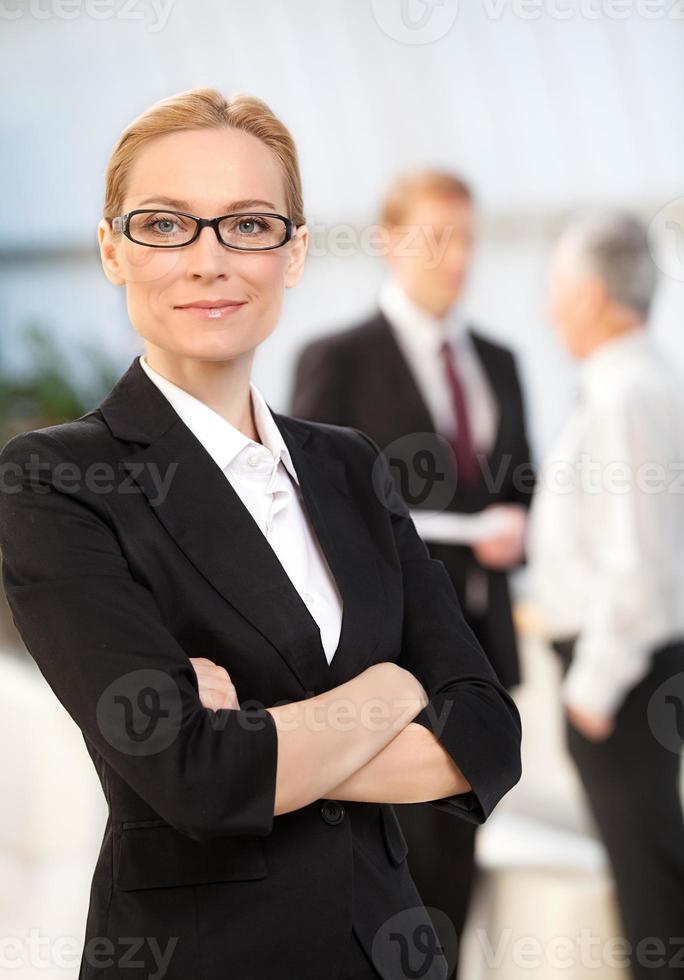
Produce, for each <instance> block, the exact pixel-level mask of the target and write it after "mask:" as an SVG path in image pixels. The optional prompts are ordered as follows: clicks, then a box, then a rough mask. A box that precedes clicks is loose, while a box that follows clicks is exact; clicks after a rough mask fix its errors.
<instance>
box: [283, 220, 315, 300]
mask: <svg viewBox="0 0 684 980" xmlns="http://www.w3.org/2000/svg"><path fill="white" fill-rule="evenodd" d="M290 245H291V248H290V254H289V256H288V259H287V266H286V269H285V287H286V288H288V289H289V288H291V287H292V286H296V285H297V283H298V282H299V280H300V279H301V277H302V273H303V272H304V259H305V258H306V250H307V248H308V247H309V229H308V228H307V227H306V225H300V226H299V228H297V230H296V231H295V233H294V235H293V237H292V239H291V242H290Z"/></svg>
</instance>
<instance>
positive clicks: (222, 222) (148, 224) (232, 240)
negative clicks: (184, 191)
mask: <svg viewBox="0 0 684 980" xmlns="http://www.w3.org/2000/svg"><path fill="white" fill-rule="evenodd" d="M111 225H112V228H114V230H115V231H121V232H123V234H124V235H125V236H126V238H128V239H130V240H131V241H132V242H135V243H136V245H147V246H148V247H149V248H180V247H182V246H183V245H191V244H192V242H194V241H195V239H196V238H197V236H198V235H199V233H200V232H201V230H202V229H203V228H207V227H208V228H213V229H214V232H215V233H216V237H217V238H218V240H219V242H220V243H221V244H222V245H225V246H226V248H236V249H239V251H241V252H263V251H266V250H267V249H269V248H280V246H281V245H284V244H285V243H286V242H289V241H290V239H291V238H292V236H293V234H294V231H295V228H296V226H295V223H294V221H292V219H291V218H287V217H286V216H285V215H284V214H273V213H271V212H270V211H237V212H235V213H234V214H222V215H219V217H218V218H198V217H197V215H194V214H186V213H185V212H183V211H160V210H159V208H137V209H136V210H135V211H129V212H128V214H120V215H117V216H116V217H115V218H112V219H111Z"/></svg>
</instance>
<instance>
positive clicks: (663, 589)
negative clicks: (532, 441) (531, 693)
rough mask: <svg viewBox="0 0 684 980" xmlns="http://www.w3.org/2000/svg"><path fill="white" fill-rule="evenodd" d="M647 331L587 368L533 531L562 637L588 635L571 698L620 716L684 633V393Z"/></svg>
mask: <svg viewBox="0 0 684 980" xmlns="http://www.w3.org/2000/svg"><path fill="white" fill-rule="evenodd" d="M682 390H683V384H682V381H681V380H680V379H679V378H678V377H676V376H675V375H674V373H673V372H671V371H670V369H669V365H668V364H667V363H666V362H665V360H664V359H663V358H661V357H660V356H659V355H658V353H657V350H656V348H655V347H654V346H653V345H652V343H651V340H650V337H649V335H648V332H647V330H646V329H638V330H636V331H634V332H631V333H629V334H624V335H622V336H620V337H618V338H615V339H613V340H610V341H607V342H605V343H604V344H602V345H601V346H600V347H599V348H597V349H596V350H595V351H594V352H593V353H592V354H591V355H590V356H589V357H588V358H586V359H585V360H584V361H583V362H582V364H581V367H580V384H579V396H580V397H579V403H578V404H577V406H576V408H575V410H574V412H573V414H572V415H571V417H570V418H569V419H568V422H567V424H566V425H565V427H564V429H563V431H562V433H561V435H560V437H559V439H558V441H557V444H556V446H555V447H554V449H553V450H552V451H551V452H550V453H549V454H548V456H547V458H546V459H545V461H544V463H543V466H542V471H541V474H540V480H539V485H538V489H537V493H536V496H535V498H534V500H533V504H532V510H531V515H530V524H529V535H528V556H529V562H530V571H531V576H532V582H533V584H534V586H535V593H536V595H537V597H538V599H539V602H540V605H541V609H542V613H543V616H544V620H545V623H546V629H547V632H548V633H549V635H550V636H551V637H552V638H554V639H561V638H567V637H570V636H572V635H576V636H578V641H577V644H576V646H575V651H574V656H573V661H572V663H571V665H570V668H569V670H568V673H567V674H566V677H565V680H564V684H563V689H562V700H563V702H564V703H565V704H568V705H574V706H575V707H577V708H584V709H585V710H587V711H593V712H595V713H596V714H601V715H607V716H612V715H613V714H614V713H615V712H616V711H617V709H618V708H619V706H620V704H621V702H622V701H623V699H624V697H626V695H627V693H628V691H629V690H630V689H631V688H632V687H633V686H634V685H635V684H637V683H638V682H639V680H641V678H642V677H643V676H644V675H645V674H646V673H647V672H648V670H649V666H650V658H651V654H652V653H653V651H654V648H657V647H658V646H659V645H662V644H664V643H666V642H668V641H670V640H672V639H676V638H681V637H684V562H683V561H682V555H683V554H684V497H683V496H682V494H684V395H683V394H682Z"/></svg>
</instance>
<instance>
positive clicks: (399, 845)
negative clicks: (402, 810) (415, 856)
mask: <svg viewBox="0 0 684 980" xmlns="http://www.w3.org/2000/svg"><path fill="white" fill-rule="evenodd" d="M380 813H381V814H382V828H383V831H384V835H385V844H386V845H387V851H388V853H389V856H390V858H391V860H392V861H393V862H394V864H401V863H402V861H405V860H406V855H407V854H408V844H407V843H406V838H405V837H404V831H403V830H402V829H401V824H400V823H399V817H398V816H397V814H396V812H395V809H394V807H393V806H392V804H391V803H383V804H382V806H381V807H380Z"/></svg>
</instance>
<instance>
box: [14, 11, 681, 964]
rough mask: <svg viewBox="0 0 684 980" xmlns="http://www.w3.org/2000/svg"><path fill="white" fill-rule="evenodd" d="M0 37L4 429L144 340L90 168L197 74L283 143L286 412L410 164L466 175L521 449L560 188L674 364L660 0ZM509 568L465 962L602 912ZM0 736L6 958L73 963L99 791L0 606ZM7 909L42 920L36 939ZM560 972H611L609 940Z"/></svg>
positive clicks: (605, 912) (609, 908) (549, 349)
mask: <svg viewBox="0 0 684 980" xmlns="http://www.w3.org/2000/svg"><path fill="white" fill-rule="evenodd" d="M428 15H429V16H428ZM423 21H424V26H421V23H422V22H423ZM0 55H1V56H0V80H1V82H2V91H3V93H4V97H3V98H2V100H1V101H0V123H1V127H2V134H3V150H4V152H3V153H2V155H1V156H0V184H1V186H2V191H3V192H2V194H1V195H0V216H1V217H0V324H1V331H0V427H1V429H2V441H3V442H4V441H5V440H6V439H7V438H8V437H9V435H11V434H12V433H13V432H17V431H21V430H22V429H29V428H35V427H38V426H40V425H47V424H52V423H53V422H57V421H62V420H65V419H68V418H75V417H77V416H78V415H80V414H82V413H83V412H85V411H87V410H89V409H90V408H92V407H94V406H95V405H96V404H97V403H98V402H99V401H100V399H101V398H102V397H103V396H104V394H106V392H107V391H108V390H109V389H110V388H111V386H112V385H113V383H114V382H115V380H116V379H117V378H118V377H119V376H120V375H121V374H122V373H123V371H124V370H125V369H126V368H127V367H128V365H129V364H130V362H131V360H132V359H133V357H134V356H136V355H137V354H139V353H141V352H142V350H143V346H142V341H141V339H140V337H139V336H138V334H137V333H136V332H135V330H134V329H133V327H132V326H131V324H130V322H129V320H128V317H127V312H126V306H125V296H124V292H123V290H121V289H116V288H115V287H113V286H112V285H110V284H109V282H108V281H107V280H106V278H105V276H104V274H103V272H102V269H101V265H100V259H99V252H98V248H97V235H96V227H97V223H98V221H99V219H100V217H101V207H102V198H103V177H104V171H105V167H106V163H107V160H108V157H109V153H110V151H111V149H112V146H113V144H114V142H115V140H116V138H117V137H118V135H119V133H120V132H121V131H122V129H123V128H124V127H125V126H126V125H127V124H128V123H129V122H130V121H131V120H132V119H133V118H134V117H135V116H136V115H138V113H140V112H141V111H142V110H143V109H145V108H146V107H147V106H149V105H150V104H151V103H153V102H155V101H156V100H158V99H160V98H163V97H165V96H168V95H171V94H173V93H176V92H178V91H181V90H184V89H188V88H192V87H195V86H204V85H209V86H215V87H217V88H219V89H220V90H222V91H223V92H225V93H231V92H235V91H247V92H250V93H253V94H255V95H258V96H259V97H261V98H262V99H264V100H265V101H266V102H267V103H268V104H269V105H270V106H271V108H272V109H273V110H274V111H275V112H276V114H277V115H279V116H280V118H281V119H282V120H283V121H284V122H285V123H286V125H287V126H288V127H289V128H290V130H291V132H292V134H293V136H294V138H295V140H296V142H297V145H298V149H299V153H300V163H301V167H302V176H303V185H304V206H305V213H306V214H307V217H308V225H309V228H310V231H311V234H312V242H311V245H312V247H311V250H310V254H309V257H308V260H307V267H306V270H305V273H304V276H303V279H302V281H301V282H300V284H299V285H298V287H297V288H296V289H294V290H288V291H287V294H286V301H285V309H284V313H283V316H282V319H281V322H280V323H279V325H278V327H277V329H276V331H275V332H274V333H273V335H272V336H271V337H270V338H269V339H268V341H267V342H266V343H265V344H264V345H263V346H262V347H261V349H260V350H259V351H258V353H257V357H256V360H255V367H254V380H255V381H256V383H257V384H258V385H259V387H260V389H261V391H263V392H264V393H265V394H266V397H267V399H268V402H269V404H270V406H271V407H272V408H273V409H275V410H277V411H287V409H288V405H289V404H290V401H289V400H290V398H291V395H292V389H293V371H294V365H295V363H296V359H297V357H298V354H299V352H300V351H301V349H302V348H303V347H304V345H305V344H306V343H308V342H309V341H311V340H312V339H314V338H318V337H322V336H324V335H326V334H328V333H333V332H335V331H337V330H340V329H342V328H344V327H345V326H347V325H349V324H352V323H355V322H357V321H359V320H360V319H362V318H363V317H364V316H367V315H370V314H371V313H372V311H373V309H374V307H375V302H376V297H377V292H378V288H379V286H380V284H381V282H382V281H383V279H384V277H385V275H386V268H385V266H384V264H383V261H382V259H381V258H378V257H377V256H376V255H373V254H372V252H371V250H370V249H368V248H365V247H364V229H367V228H368V226H369V225H371V224H373V223H374V222H375V221H377V216H378V208H379V204H380V201H381V199H382V196H383V194H384V192H385V189H386V187H387V185H388V183H389V182H390V180H391V179H392V177H393V176H394V175H395V174H397V173H398V172H400V171H403V170H406V169H407V168H412V167H435V168H441V169H447V170H452V171H455V172H457V173H458V174H460V175H461V176H462V177H464V178H465V179H466V180H467V181H468V182H469V183H470V184H471V186H472V187H473V189H474V191H475V195H476V205H477V220H478V228H477V245H476V249H475V254H474V259H473V265H472V268H471V272H470V275H469V279H468V285H467V289H466V293H465V294H464V295H463V297H462V300H461V307H462V309H463V310H464V312H465V314H466V315H467V316H468V317H472V319H473V320H474V321H475V322H476V323H477V324H478V325H479V327H480V329H481V331H482V332H483V333H485V334H486V335H488V336H489V337H491V338H492V339H493V340H496V341H498V342H502V343H505V344H506V345H507V346H508V347H510V348H511V349H512V350H513V351H514V352H515V354H516V357H517V363H518V367H519V370H520V374H521V379H522V382H523V386H524V393H525V400H526V411H527V419H528V425H529V433H530V439H531V443H532V450H533V455H534V457H535V458H537V459H539V458H541V457H542V456H543V454H544V453H545V451H546V450H547V448H548V446H549V445H550V444H551V442H552V440H553V439H554V437H555V436H556V434H557V432H558V430H559V427H560V425H561V423H562V421H563V419H564V418H565V416H566V414H567V411H568V409H569V406H570V405H571V402H572V398H573V392H574V387H575V382H576V376H575V370H576V369H575V367H574V365H573V363H572V362H571V361H570V359H569V358H568V357H567V356H566V355H565V354H564V353H563V351H562V350H561V348H560V347H559V345H558V343H557V342H556V338H555V337H554V335H553V330H552V327H551V325H550V324H549V322H548V319H547V316H546V313H545V303H546V298H547V295H546V293H547V286H546V274H547V266H548V260H549V250H550V246H551V243H552V242H553V239H554V237H555V235H556V234H557V232H558V229H559V228H560V227H561V226H562V224H563V222H564V221H565V219H566V218H567V217H568V216H569V215H571V214H572V213H573V212H574V211H575V210H576V209H578V208H581V207H585V206H593V205H615V206H619V207H625V208H628V209H629V210H630V211H632V212H633V213H635V214H637V215H639V216H641V217H642V219H643V220H644V221H645V222H646V223H647V224H648V225H649V227H650V228H651V229H652V231H653V242H654V249H655V250H656V251H657V254H658V262H659V264H660V266H661V268H662V271H663V273H664V275H663V277H662V282H661V286H660V289H659V291H658V294H657V298H656V303H655V306H654V309H653V314H652V318H651V322H652V329H653V331H654V333H655V334H656V336H657V338H658V341H659V342H660V344H661V345H662V346H663V347H664V349H665V350H666V351H667V352H668V355H669V356H670V357H671V359H672V361H673V362H674V363H676V364H677V365H678V366H681V368H682V369H683V370H684V345H683V344H682V342H681V329H682V321H683V317H684V249H682V251H681V252H679V253H678V252H677V250H676V249H674V251H673V249H672V241H669V240H668V236H670V238H672V235H673V234H675V232H676V231H677V229H680V228H681V225H678V224H677V222H678V221H681V215H682V195H683V194H684V185H683V182H682V174H683V173H684V128H683V127H682V121H681V119H682V116H681V93H682V91H684V9H683V8H682V7H681V4H677V3H675V2H668V0H663V2H662V3H660V2H648V3H646V2H642V3H640V2H638V0H633V2H625V0H620V2H612V3H611V2H609V0H592V2H589V0H582V2H580V0H565V2H561V0H557V2H542V0H540V2H538V3H535V2H532V0H528V2H520V3H517V4H516V3H514V2H512V0H499V2H496V0H489V2H485V0H467V2H461V3H456V2H449V0H444V2H442V3H437V2H434V0H433V2H432V3H427V2H425V3H424V2H422V0H410V3H409V2H406V0H404V2H400V0H351V2H349V0H346V2H345V0H296V2H290V3H286V2H278V0H228V2H224V3H219V2H218V0H199V2H192V0H156V2H154V3H148V2H145V0H135V2H133V3H124V2H123V0H99V2H95V0H91V2H88V0H70V2H69V3H66V2H59V0H26V2H22V0H15V2H9V0H7V2H4V3H2V4H0ZM673 228H674V229H675V232H673ZM675 237H676V234H675ZM678 241H679V245H680V248H681V234H679V238H678ZM668 248H669V251H668ZM661 249H662V251H661ZM512 584H513V589H514V596H515V614H516V624H517V628H518V631H519V636H520V641H521V655H522V663H523V671H524V683H523V684H521V685H520V686H519V687H518V688H517V689H516V691H515V698H516V702H517V703H518V705H519V707H520V710H521V714H522V715H523V723H524V726H525V738H524V765H525V772H524V776H523V779H522V781H521V783H520V784H519V785H518V786H516V787H515V789H514V790H513V791H512V792H511V793H510V794H509V795H508V796H507V797H506V798H505V799H504V801H503V802H502V804H501V806H500V807H499V808H497V810H496V812H495V813H494V814H493V815H492V817H491V819H490V820H489V821H488V822H487V824H486V825H485V826H484V827H483V828H482V830H481V832H480V833H479V834H478V840H477V859H478V865H479V867H480V870H481V874H480V877H479V879H478V885H477V892H476V896H475V899H474V901H473V904H472V908H471V911H470V917H469V926H468V931H467V934H466V937H465V940H464V944H465V948H464V955H465V956H466V963H467V971H466V974H465V975H467V976H468V977H469V980H479V978H486V977H490V976H498V977H504V978H506V980H509V978H515V977H518V976H523V975H524V976H526V977H536V976H539V977H544V978H551V977H555V976H556V975H559V976H560V974H561V972H562V973H564V975H566V976H567V975H568V970H567V968H565V969H561V968H560V967H558V966H557V965H556V966H554V964H553V963H552V962H550V960H549V959H548V958H547V957H545V956H542V960H541V963H540V964H539V965H537V966H535V965H531V964H530V963H529V962H528V963H525V960H524V957H521V955H520V948H519V947H516V945H515V944H516V941H518V940H523V939H526V938H528V939H529V938H530V937H533V938H535V939H536V940H538V941H539V942H540V943H541V947H542V949H543V950H545V951H548V948H549V944H552V943H553V941H554V940H555V939H557V938H558V937H559V936H575V935H576V934H577V933H578V931H579V930H580V929H581V928H582V927H583V926H587V927H591V928H592V929H593V931H594V934H597V935H599V936H600V937H602V938H603V939H604V940H608V939H610V937H611V936H612V935H614V934H616V932H617V931H618V927H617V921H616V909H615V901H614V893H613V885H612V882H611V876H610V874H609V872H608V869H607V866H606V856H605V852H604V849H603V846H602V843H601V841H600V839H599V835H598V834H597V832H596V830H595V828H594V826H593V824H592V821H591V818H590V816H589V813H588V811H587V807H586V803H585V801H584V798H583V796H582V793H581V791H580V786H579V783H578V779H577V776H576V773H575V771H574V769H573V767H572V766H571V764H570V762H569V760H568V759H567V758H566V756H565V751H564V746H563V741H562V732H561V709H560V706H559V701H558V694H557V691H558V684H559V671H558V666H557V664H556V662H555V661H554V658H552V657H551V656H550V655H549V652H548V649H547V647H546V645H545V642H544V639H543V637H542V636H541V635H540V634H539V633H538V631H537V630H536V628H535V622H536V620H535V615H534V608H533V606H532V605H531V604H530V601H529V593H528V588H527V579H526V572H525V570H524V569H523V570H521V571H519V572H517V573H516V574H515V575H514V576H513V581H512ZM27 720H30V724H27ZM0 736H1V737H0V744H1V745H2V750H1V751H2V759H1V765H2V776H3V779H2V781H3V794H2V796H3V803H2V807H1V808H0V882H2V885H1V886H0V888H1V892H0V937H3V938H5V937H20V940H19V943H18V949H17V951H16V953H15V955H16V956H17V957H18V958H19V959H20V961H21V965H20V967H19V968H18V969H16V970H15V972H14V974H13V975H15V976H21V977H22V978H33V977H38V976H40V977H42V978H48V977H49V978H52V977H60V978H63V977H74V978H75V977H76V975H77V970H78V959H79V956H78V955H76V954H75V953H74V950H77V949H78V944H79V941H80V939H81V937H82V933H83V928H84V925H85V914H86V909H87V899H88V887H89V880H90V874H91V873H92V868H93V866H94V862H95V857H96V855H97V851H98V848H99V843H100V839H101V836H102V831H103V828H104V821H105V812H106V811H105V806H104V800H103V799H102V793H101V789H100V786H99V783H98V782H97V780H96V777H95V772H94V770H93V769H92V765H91V763H90V759H89V758H88V756H87V753H86V750H85V747H84V745H83V742H82V739H81V737H80V733H79V731H78V729H77V728H76V726H75V725H74V724H73V723H72V722H71V720H70V719H69V718H68V716H67V715H66V713H65V712H64V711H63V710H62V709H61V707H60V706H59V704H58V703H57V702H56V699H55V698H54V696H53V695H52V693H51V692H50V691H49V689H48V688H47V686H46V685H45V684H44V683H43V682H42V680H41V678H40V675H39V674H38V673H37V671H36V669H35V667H34V666H33V665H32V662H31V660H30V658H29V657H28V656H27V655H26V654H25V652H24V651H23V650H22V647H21V641H20V640H19V638H18V636H17V635H16V633H15V632H14V630H13V627H12V625H11V622H10V621H9V618H8V616H7V611H6V609H5V610H4V614H3V621H2V659H1V660H0ZM451 870H452V872H453V874H456V875H457V874H458V868H453V869H451ZM67 896H68V900H67ZM31 932H33V933H34V934H35V935H40V936H43V937H50V941H51V943H52V945H51V948H50V952H49V953H48V951H47V950H44V952H43V954H42V955H44V959H43V960H42V961H41V956H40V955H39V954H38V953H37V952H36V951H34V952H33V953H32V955H29V953H28V950H29V944H28V939H27V937H28V936H29V935H30V934H31ZM516 950H517V952H516ZM497 955H498V958H497ZM570 973H571V975H572V976H573V977H574V978H582V977H585V976H592V977H601V978H604V977H614V976H624V975H625V973H624V971H622V970H620V969H619V968H615V967H613V966H611V965H610V963H609V962H603V963H602V965H601V966H600V967H599V968H598V969H597V968H596V967H593V968H589V967H587V966H586V965H584V966H583V965H582V964H581V963H579V962H577V963H576V964H575V965H574V967H573V969H572V970H571V971H570Z"/></svg>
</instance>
